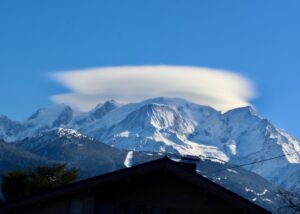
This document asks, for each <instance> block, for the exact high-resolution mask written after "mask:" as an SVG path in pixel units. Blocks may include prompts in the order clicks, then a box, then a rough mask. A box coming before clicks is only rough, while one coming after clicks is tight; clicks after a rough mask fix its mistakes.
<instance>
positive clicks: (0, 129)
mask: <svg viewBox="0 0 300 214" xmlns="http://www.w3.org/2000/svg"><path fill="white" fill-rule="evenodd" d="M22 128H23V127H22V125H21V123H20V122H16V121H12V120H10V119H9V118H8V117H6V116H4V115H1V116H0V139H5V140H6V141H14V140H16V139H17V137H16V136H17V135H18V134H19V133H20V131H22Z"/></svg>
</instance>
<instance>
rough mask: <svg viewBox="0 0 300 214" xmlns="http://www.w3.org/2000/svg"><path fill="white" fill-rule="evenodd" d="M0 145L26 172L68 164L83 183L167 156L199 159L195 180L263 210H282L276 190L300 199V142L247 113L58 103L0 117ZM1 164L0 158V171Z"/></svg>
mask: <svg viewBox="0 0 300 214" xmlns="http://www.w3.org/2000/svg"><path fill="white" fill-rule="evenodd" d="M0 139H3V141H5V142H0V146H1V147H3V148H5V149H8V150H9V151H13V152H10V153H11V154H16V156H19V157H20V158H19V159H20V160H22V161H23V160H24V161H23V162H24V166H25V165H26V164H25V163H27V162H28V160H32V162H33V163H37V162H40V163H42V162H45V161H60V162H67V163H68V164H70V166H76V167H79V168H80V170H81V174H82V178H85V177H90V176H93V175H96V174H101V173H105V172H107V171H112V170H116V169H119V168H122V167H130V165H132V164H137V163H140V162H144V161H148V160H152V159H156V158H159V157H161V156H162V155H163V154H168V155H170V156H171V157H172V158H174V159H176V158H175V157H178V156H193V157H197V158H199V160H200V161H199V162H198V171H199V172H200V173H201V174H203V175H205V176H207V177H209V178H210V179H212V180H214V181H215V182H217V183H220V184H221V185H223V186H225V187H227V188H229V189H232V190H233V191H235V192H238V193H239V194H241V195H243V196H244V197H247V198H248V199H249V200H252V201H255V202H257V203H258V204H262V205H263V206H265V207H268V208H269V209H273V210H274V209H275V207H276V209H277V208H278V206H279V205H278V204H280V202H279V201H280V200H281V199H280V196H279V195H278V194H277V193H276V192H277V191H278V189H279V188H283V189H285V190H287V191H290V192H293V193H295V194H300V183H299V179H300V142H299V141H298V140H297V139H295V138H294V137H292V136H291V135H290V134H288V133H287V132H286V131H284V130H282V129H279V128H277V127H276V126H274V125H273V124H272V123H271V122H270V121H269V120H268V119H264V118H262V117H260V116H259V115H258V113H257V112H256V111H255V110H254V109H253V108H252V107H250V106H248V107H242V108H236V109H232V110H230V111H228V112H224V113H223V112H220V111H217V110H215V109H213V108H211V107H209V106H203V105H199V104H195V103H192V102H189V101H186V100H183V99H179V98H165V97H160V98H153V99H149V100H145V101H142V102H139V103H130V104H119V103H117V102H116V101H114V100H109V101H107V102H105V103H103V104H99V105H97V106H96V107H95V108H94V109H92V110H91V111H89V112H84V113H83V112H78V111H74V110H73V109H72V108H71V107H69V106H67V105H64V104H60V105H54V106H51V107H48V108H41V109H39V110H38V111H36V112H35V113H34V114H33V115H32V116H30V117H29V118H28V119H27V120H24V121H13V120H10V119H9V118H8V117H6V116H0ZM2 145H3V146H2ZM12 157H13V156H12ZM4 158H6V157H5V155H1V152H0V160H1V164H0V166H1V165H5V164H2V163H4V161H3V160H4ZM13 158H15V159H17V157H13ZM26 161H27V162H26ZM5 163H7V164H9V161H8V162H5ZM12 163H13V161H12ZM27 165H28V164H27ZM240 165H241V166H242V167H236V166H240ZM232 166H235V167H236V168H234V169H233V168H232ZM16 167H19V166H17V165H16ZM10 168H13V166H10V167H6V168H5V169H6V170H7V169H10ZM3 169H4V168H3ZM212 169H213V170H212ZM216 169H218V170H219V169H222V170H219V171H215V170H216ZM210 173H211V174H210Z"/></svg>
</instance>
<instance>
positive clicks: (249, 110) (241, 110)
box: [224, 106, 258, 116]
mask: <svg viewBox="0 0 300 214" xmlns="http://www.w3.org/2000/svg"><path fill="white" fill-rule="evenodd" d="M233 113H234V114H243V115H246V114H247V115H252V116H258V113H257V111H256V110H255V109H254V108H253V107H252V106H244V107H239V108H235V109H232V110H229V111H227V112H225V113H224V114H225V115H228V114H233Z"/></svg>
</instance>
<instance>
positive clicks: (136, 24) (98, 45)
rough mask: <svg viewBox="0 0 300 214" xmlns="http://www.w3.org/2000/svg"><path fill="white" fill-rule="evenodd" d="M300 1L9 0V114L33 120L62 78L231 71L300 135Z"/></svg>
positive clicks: (2, 85)
mask: <svg viewBox="0 0 300 214" xmlns="http://www.w3.org/2000/svg"><path fill="white" fill-rule="evenodd" d="M299 9H300V2H299V1H296V0H295V1H293V0H290V1H267V0H266V1H261V0H256V1H255V0H248V1H240V0H235V1H233V0H227V1H216V0H206V1H199V0H195V1H193V0H189V1H186V0H182V1H181V0H175V1H174V0H159V1H155V0H152V1H140V0H136V1H130V0H127V1H123V0H119V1H114V0H109V1H76V0H73V1H63V0H51V1H39V0H35V1H32V0H27V1H21V0H19V1H14V0H10V1H8V0H4V1H1V2H0V80H1V82H0V96H1V105H0V114H5V115H8V116H9V117H11V118H13V119H25V118H26V117H28V116H29V115H30V114H31V113H32V112H33V111H35V110H36V109H37V108H39V107H41V106H47V105H50V104H51V100H50V99H49V97H50V96H51V95H53V94H57V93H65V92H67V89H66V88H65V87H63V86H61V85H60V84H58V83H57V82H55V81H53V80H51V79H50V78H49V73H51V72H56V71H61V70H74V69H85V68H90V67H102V66H123V65H184V66H201V67H210V68H216V69H225V70H230V71H234V72H236V73H239V74H242V75H244V76H246V77H247V78H248V79H250V80H251V81H252V82H254V83H255V87H256V91H257V97H256V98H255V99H253V100H252V101H251V103H252V104H253V105H254V106H255V107H256V109H257V110H258V112H259V113H260V114H261V115H262V116H263V117H267V118H269V119H270V120H271V121H273V122H274V123H275V124H276V125H277V126H279V127H281V128H284V129H286V130H288V131H289V132H290V133H291V134H293V135H295V136H296V137H298V138H299V137H300V128H299V126H298V124H297V122H298V118H300V110H299V105H300V99H299V95H298V93H299V92H300V84H299V81H300V73H299V69H300V60H299V56H300V39H299V38H300V25H299V20H300V13H299Z"/></svg>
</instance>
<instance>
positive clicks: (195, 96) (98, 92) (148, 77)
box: [51, 66, 255, 111]
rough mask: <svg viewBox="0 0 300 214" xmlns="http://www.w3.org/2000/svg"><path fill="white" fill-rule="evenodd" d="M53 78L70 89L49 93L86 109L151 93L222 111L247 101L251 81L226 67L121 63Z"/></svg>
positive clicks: (56, 74) (56, 100) (252, 93)
mask: <svg viewBox="0 0 300 214" xmlns="http://www.w3.org/2000/svg"><path fill="white" fill-rule="evenodd" d="M53 78H54V79H55V80H56V81H58V82H60V83H61V84H62V85H64V86H65V87H67V88H68V89H69V90H70V93H67V94H57V95H53V96H52V97H51V99H52V100H53V101H54V102H55V103H65V104H68V105H71V106H72V107H75V108H77V109H80V110H83V111H87V110H90V109H91V108H93V107H94V106H95V105H97V104H98V103H101V102H104V101H106V100H108V99H116V100H118V101H121V102H125V103H126V102H137V101H141V100H144V99H147V98H153V97H161V96H164V97H180V98H184V99H187V100H190V101H192V102H196V103H199V104H202V105H210V106H212V107H214V108H216V109H218V110H221V111H226V110H229V109H232V108H236V107H242V106H246V105H250V104H249V100H251V99H252V98H254V95H255V93H254V87H253V86H252V83H251V82H250V81H249V80H247V79H246V78H245V77H243V76H242V75H240V74H236V73H233V72H230V71H225V70H217V69H211V68H203V67H188V66H121V67H100V68H91V69H83V70H75V71H63V72H57V73H55V74H54V75H53Z"/></svg>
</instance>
